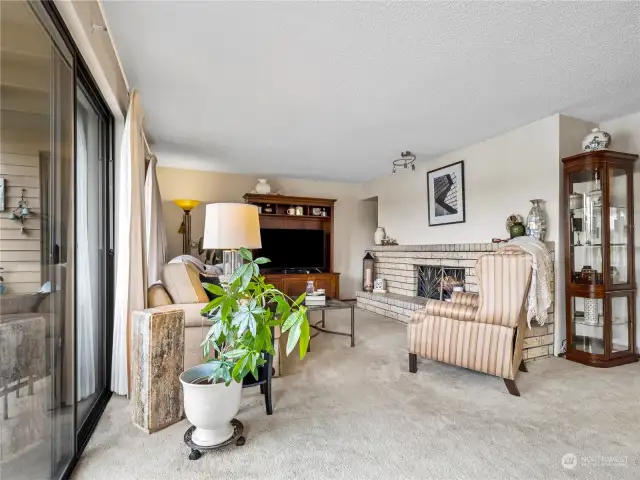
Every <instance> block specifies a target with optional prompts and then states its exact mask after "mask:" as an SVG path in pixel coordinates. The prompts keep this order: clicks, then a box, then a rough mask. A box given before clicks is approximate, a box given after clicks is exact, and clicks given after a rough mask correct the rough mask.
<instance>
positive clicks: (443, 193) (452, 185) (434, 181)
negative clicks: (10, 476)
mask: <svg viewBox="0 0 640 480" xmlns="http://www.w3.org/2000/svg"><path fill="white" fill-rule="evenodd" d="M427 192H428V195H427V197H428V201H429V226H430V227H433V226H436V225H449V224H451V223H462V222H464V161H463V160H461V161H459V162H456V163H452V164H451V165H447V166H446V167H441V168H438V169H437V170H431V171H430V172H427Z"/></svg>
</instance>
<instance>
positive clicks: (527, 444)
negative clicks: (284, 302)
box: [73, 310, 640, 480]
mask: <svg viewBox="0 0 640 480" xmlns="http://www.w3.org/2000/svg"><path fill="white" fill-rule="evenodd" d="M327 320H328V324H329V325H328V327H329V328H340V327H341V326H342V327H343V328H345V329H346V328H348V327H347V325H348V312H346V311H335V312H330V313H328V315H327ZM356 335H357V338H356V347H355V348H350V347H349V343H348V342H349V341H348V338H346V337H339V336H329V335H324V334H323V335H320V336H319V337H317V338H316V339H314V340H313V341H312V352H311V353H310V354H309V356H308V357H307V358H306V359H305V360H304V361H303V362H298V363H295V364H294V365H293V370H294V373H292V374H290V375H288V376H286V377H283V378H279V379H275V380H274V398H275V405H274V414H273V415H272V416H267V415H266V414H265V412H264V405H263V401H262V396H261V395H260V393H259V390H258V389H257V388H254V389H250V390H245V391H244V393H243V405H242V407H241V409H240V412H239V414H238V418H239V419H240V420H241V421H242V422H244V424H245V428H246V436H247V443H246V445H245V446H243V447H229V448H227V449H225V450H220V451H214V452H208V453H205V454H204V455H203V457H202V458H201V459H200V460H197V461H189V460H188V459H187V454H188V449H187V447H186V446H185V445H184V444H183V443H182V437H183V434H184V431H185V430H186V428H187V427H188V423H187V421H186V420H184V421H182V422H180V423H179V424H177V425H173V426H172V427H169V428H167V429H165V430H162V431H161V432H158V433H155V434H153V435H147V434H144V433H142V432H141V431H139V430H138V429H137V428H135V427H134V426H133V425H132V424H131V422H130V410H129V407H128V403H127V401H126V400H125V399H123V398H120V397H114V398H113V399H112V400H111V402H110V404H109V406H108V407H107V410H106V412H105V414H104V416H103V418H102V420H101V422H100V424H99V426H98V428H97V431H96V432H95V434H94V436H93V438H92V439H91V442H90V444H89V445H88V447H87V449H86V450H85V453H84V455H83V457H82V459H81V460H80V462H79V464H78V466H77V469H76V472H75V474H74V477H73V478H74V479H76V480H78V479H96V480H100V479H109V480H111V479H119V480H124V479H144V480H154V479H189V480H195V479H210V478H220V479H279V480H284V479H296V480H298V479H305V480H306V479H349V480H359V479H383V478H391V479H393V480H401V479H491V480H497V479H509V480H513V479H527V480H528V479H556V478H558V479H561V478H579V479H588V478H593V479H598V480H602V479H616V480H619V479H638V478H640V429H639V427H640V409H639V407H640V401H639V397H640V365H639V364H633V365H627V366H623V367H618V368H613V369H595V368H589V367H584V366H582V365H579V364H577V363H573V362H569V361H567V360H564V359H559V358H550V359H545V360H539V361H536V362H532V363H529V364H528V366H529V373H520V374H519V377H518V379H517V382H518V386H519V388H520V392H521V394H522V397H520V398H517V397H512V396H510V395H509V394H508V393H507V391H506V388H505V386H504V383H503V382H502V380H501V379H498V378H495V377H490V376H487V375H483V374H478V373H475V372H471V371H468V370H465V369H461V368H456V367H451V366H447V365H442V364H438V363H435V362H431V361H427V360H420V362H419V364H418V373H417V374H410V373H409V372H408V371H407V370H408V361H407V354H406V347H405V327H404V326H403V325H402V324H398V323H395V322H393V321H391V320H387V319H384V318H382V317H380V316H377V315H374V314H371V313H369V312H364V311H360V310H356ZM566 454H574V455H576V464H575V468H572V469H570V468H565V467H563V465H562V462H561V460H562V458H563V456H565V455H566ZM567 458H568V459H569V460H570V459H571V457H570V456H569V457H567Z"/></svg>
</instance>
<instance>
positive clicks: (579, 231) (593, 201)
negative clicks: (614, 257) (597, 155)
mask: <svg viewBox="0 0 640 480" xmlns="http://www.w3.org/2000/svg"><path fill="white" fill-rule="evenodd" d="M602 171H603V169H599V168H594V169H589V170H580V171H578V172H573V173H571V174H569V188H570V196H569V219H570V222H571V224H570V227H571V234H570V237H569V242H570V257H571V258H570V262H571V283H574V284H583V285H602V284H603V264H604V262H603V251H604V250H603V236H604V232H603V227H604V223H603V212H602V208H603V202H602Z"/></svg>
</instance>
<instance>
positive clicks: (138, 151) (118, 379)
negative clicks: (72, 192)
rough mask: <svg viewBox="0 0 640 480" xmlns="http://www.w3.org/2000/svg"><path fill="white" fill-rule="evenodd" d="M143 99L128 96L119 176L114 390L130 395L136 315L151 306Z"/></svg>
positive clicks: (113, 363)
mask: <svg viewBox="0 0 640 480" xmlns="http://www.w3.org/2000/svg"><path fill="white" fill-rule="evenodd" d="M142 117H143V116H142V107H141V105H140V99H139V94H138V92H137V91H135V90H134V91H133V92H132V93H131V96H130V97H129V109H128V111H127V118H126V121H125V126H124V133H123V136H122V144H121V146H120V159H119V162H120V164H119V171H118V174H117V181H116V186H117V189H118V190H117V194H116V205H117V206H116V219H117V222H118V228H117V232H116V283H115V289H116V290H115V299H114V303H115V305H114V321H113V323H114V325H113V355H112V367H111V390H113V391H114V392H115V393H117V394H119V395H128V393H129V351H130V338H131V337H130V335H131V328H132V325H131V314H132V312H133V311H134V310H144V308H145V306H146V292H147V274H146V268H145V267H146V266H145V263H146V245H145V238H144V237H145V232H144V228H145V227H144V225H145V218H144V215H145V209H144V159H145V155H144V153H145V152H144V140H143V137H142Z"/></svg>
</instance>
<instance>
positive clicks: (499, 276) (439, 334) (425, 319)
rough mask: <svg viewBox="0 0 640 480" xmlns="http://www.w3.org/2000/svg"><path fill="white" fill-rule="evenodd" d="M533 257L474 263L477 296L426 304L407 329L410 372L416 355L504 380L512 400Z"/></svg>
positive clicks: (500, 256)
mask: <svg viewBox="0 0 640 480" xmlns="http://www.w3.org/2000/svg"><path fill="white" fill-rule="evenodd" d="M531 266H532V258H531V255H529V254H526V253H524V252H523V251H522V250H520V251H513V250H512V251H508V252H505V253H493V254H487V255H483V256H482V257H480V259H479V260H478V263H477V264H476V274H477V276H478V281H479V287H480V288H479V290H480V293H479V294H473V293H465V292H454V293H453V296H452V297H451V302H442V301H439V300H429V301H428V302H427V305H426V307H425V308H424V309H422V310H418V311H416V312H415V313H414V314H413V317H412V319H411V322H409V324H408V340H409V371H410V372H412V373H415V372H417V370H418V355H420V356H421V357H425V358H430V359H432V360H438V361H440V362H445V363H449V364H452V365H457V366H460V367H465V368H470V369H472V370H477V371H479V372H484V373H488V374H490V375H495V376H497V377H502V378H503V379H504V382H505V384H506V386H507V389H508V390H509V393H510V394H511V395H516V396H520V393H519V392H518V388H517V386H516V383H515V378H516V373H517V371H518V370H521V371H525V372H526V367H525V366H524V362H523V361H522V346H523V343H524V333H525V332H524V331H525V329H526V328H527V318H526V317H527V312H526V298H527V292H528V291H529V284H530V281H531Z"/></svg>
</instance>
